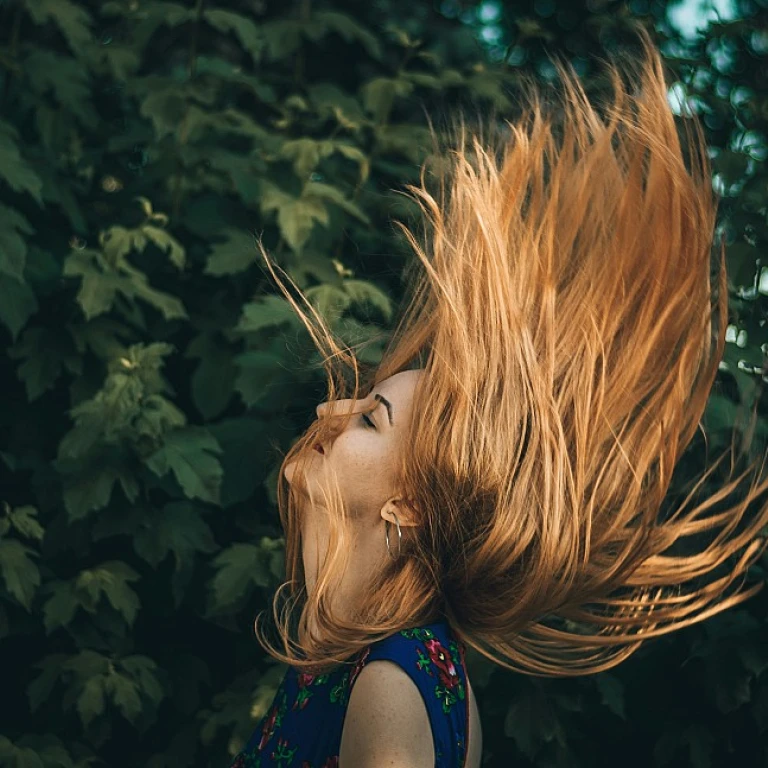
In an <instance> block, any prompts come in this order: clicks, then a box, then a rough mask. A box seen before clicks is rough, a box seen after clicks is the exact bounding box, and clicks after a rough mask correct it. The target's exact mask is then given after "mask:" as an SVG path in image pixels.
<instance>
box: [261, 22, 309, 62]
mask: <svg viewBox="0 0 768 768" xmlns="http://www.w3.org/2000/svg"><path fill="white" fill-rule="evenodd" d="M261 29H262V32H263V34H264V43H265V45H266V51H267V58H268V59H270V60H271V61H279V60H280V59H286V58H288V57H289V56H290V55H292V54H293V53H295V52H296V51H297V50H298V48H299V47H300V46H301V32H302V24H301V22H298V21H293V20H289V19H281V20H279V21H269V22H267V23H266V24H262V25H261Z"/></svg>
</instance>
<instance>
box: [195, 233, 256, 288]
mask: <svg viewBox="0 0 768 768" xmlns="http://www.w3.org/2000/svg"><path fill="white" fill-rule="evenodd" d="M222 234H223V235H224V237H225V238H226V239H225V241H224V242H223V243H212V244H211V253H210V254H209V256H208V261H207V263H206V265H205V270H204V272H205V274H206V275H213V276H214V277H221V276H223V275H237V274H239V273H241V272H245V271H246V270H247V269H248V268H249V267H251V266H252V265H253V264H254V263H255V262H256V261H257V260H258V251H257V248H256V245H255V243H254V238H253V235H251V234H250V233H247V232H243V231H242V230H240V229H232V228H228V229H226V230H224V232H223V233H222Z"/></svg>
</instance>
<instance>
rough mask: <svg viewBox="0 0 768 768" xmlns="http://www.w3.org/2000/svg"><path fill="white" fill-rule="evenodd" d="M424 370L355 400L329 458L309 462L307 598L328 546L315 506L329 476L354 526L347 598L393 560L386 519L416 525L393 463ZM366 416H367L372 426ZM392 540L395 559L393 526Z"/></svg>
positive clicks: (321, 512) (340, 403)
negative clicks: (369, 409)
mask: <svg viewBox="0 0 768 768" xmlns="http://www.w3.org/2000/svg"><path fill="white" fill-rule="evenodd" d="M421 373H422V371H421V370H418V369H417V370H408V371H401V372H400V373H397V374H395V375H394V376H390V377H389V378H388V379H384V380H383V381H381V382H380V383H379V384H378V385H377V386H375V387H374V388H373V390H372V391H371V393H370V394H369V395H368V397H366V398H363V399H361V400H357V401H356V402H355V403H354V407H353V412H354V413H355V414H356V415H355V416H353V417H352V418H351V420H350V422H349V424H348V425H347V427H346V429H345V430H344V431H343V432H341V433H340V434H339V435H338V436H337V437H336V438H335V440H334V441H333V443H332V444H331V445H324V446H323V449H324V453H322V454H321V453H319V452H316V451H313V452H312V456H311V458H310V459H308V460H307V462H306V464H305V478H304V482H305V483H306V485H307V486H308V487H310V488H311V489H312V491H313V498H314V499H315V505H314V506H313V507H312V508H310V509H308V510H307V513H306V514H303V515H302V531H301V533H302V559H303V563H304V573H305V576H306V581H307V592H308V593H309V592H310V591H311V590H312V588H313V587H314V584H315V581H316V579H317V573H318V570H319V566H320V562H321V558H322V556H323V555H324V554H325V552H326V550H327V547H328V525H327V519H326V514H325V512H326V511H325V509H323V508H322V507H321V506H320V505H319V504H318V501H317V500H318V499H322V493H321V492H320V490H319V487H321V486H322V484H323V482H324V480H323V478H324V476H325V475H326V473H331V474H335V476H336V478H337V482H338V485H339V489H340V491H341V494H342V498H343V501H344V504H345V507H346V509H347V512H348V514H349V517H350V520H351V521H352V524H353V536H354V540H353V542H352V551H351V559H350V568H349V571H348V572H347V574H345V582H344V583H345V590H344V591H346V592H347V593H348V594H347V598H346V599H353V593H354V592H355V591H356V590H355V586H356V585H357V586H358V587H363V586H364V584H365V581H366V580H367V577H368V576H370V575H372V574H373V571H374V569H376V568H379V567H381V563H382V561H383V559H384V558H386V557H388V556H389V555H388V554H387V549H386V543H385V535H384V534H385V520H388V521H390V522H391V523H394V522H395V515H396V516H397V520H398V521H399V523H400V525H401V527H402V526H408V525H413V524H414V521H413V519H412V517H411V516H410V514H409V513H410V510H408V508H407V507H405V506H404V505H403V504H402V502H401V501H400V502H398V500H399V499H400V498H401V497H399V496H398V489H397V488H395V487H394V482H395V468H396V463H397V461H398V459H399V458H400V455H401V453H402V452H403V451H405V450H407V449H408V434H407V432H408V430H407V425H408V424H409V422H410V417H411V401H412V398H413V392H414V389H415V387H416V382H417V381H418V377H419V376H420V375H421ZM374 402H378V407H377V408H376V410H374V411H373V412H371V413H368V414H363V413H361V411H363V410H364V409H365V408H366V407H368V406H370V405H371V404H373V403H374ZM349 405H350V401H349V400H337V401H334V402H333V403H327V402H324V403H321V404H320V405H318V406H317V409H316V410H317V415H318V417H319V418H324V417H326V416H329V415H331V414H332V413H340V412H344V411H345V410H346V409H347V408H348V407H349ZM364 417H366V418H367V419H370V422H371V424H370V425H369V424H368V423H367V422H366V420H365V418H364ZM295 465H296V462H290V463H289V464H287V465H286V467H285V472H284V474H285V478H286V480H287V481H288V483H290V482H291V481H292V479H293V475H294V471H295ZM325 482H327V480H326V481H325ZM393 511H394V515H393V514H392V512H393ZM393 534H394V535H393ZM389 541H390V546H391V547H392V551H393V554H396V553H397V547H398V537H397V532H396V527H392V528H390V536H389Z"/></svg>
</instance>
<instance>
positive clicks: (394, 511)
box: [381, 496, 419, 528]
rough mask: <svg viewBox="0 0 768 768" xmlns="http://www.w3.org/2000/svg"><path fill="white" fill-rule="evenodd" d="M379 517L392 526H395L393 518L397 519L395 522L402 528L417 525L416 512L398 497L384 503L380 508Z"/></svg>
mask: <svg viewBox="0 0 768 768" xmlns="http://www.w3.org/2000/svg"><path fill="white" fill-rule="evenodd" d="M381 517H382V519H383V520H388V521H389V522H390V523H392V524H393V525H395V517H397V522H398V523H400V526H401V527H403V528H405V527H413V526H416V525H418V524H419V519H418V515H417V513H416V510H415V509H414V508H413V507H412V506H410V505H409V504H407V503H406V501H405V499H403V498H401V497H398V496H393V497H391V498H389V499H387V500H386V501H385V502H384V506H383V507H382V508H381Z"/></svg>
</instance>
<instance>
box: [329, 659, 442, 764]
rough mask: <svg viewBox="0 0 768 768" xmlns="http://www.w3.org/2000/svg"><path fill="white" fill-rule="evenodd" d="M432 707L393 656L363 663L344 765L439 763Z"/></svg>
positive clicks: (345, 733)
mask: <svg viewBox="0 0 768 768" xmlns="http://www.w3.org/2000/svg"><path fill="white" fill-rule="evenodd" d="M434 766H435V749H434V744H433V740H432V728H431V726H430V724H429V717H428V715H427V708H426V706H425V705H424V700H423V699H422V698H421V694H420V693H419V689H418V688H417V687H416V685H415V684H414V682H413V681H412V680H411V679H410V677H408V674H407V673H406V672H405V671H404V670H402V669H401V668H400V667H399V666H398V665H397V664H395V663H394V662H390V661H385V660H383V659H382V660H378V661H372V662H371V663H370V664H366V666H365V667H363V670H362V672H360V674H359V675H358V677H357V679H356V681H355V684H354V686H353V688H352V694H351V696H350V699H349V705H348V707H347V713H346V716H345V719H344V728H343V730H342V734H341V749H340V752H339V768H434Z"/></svg>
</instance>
